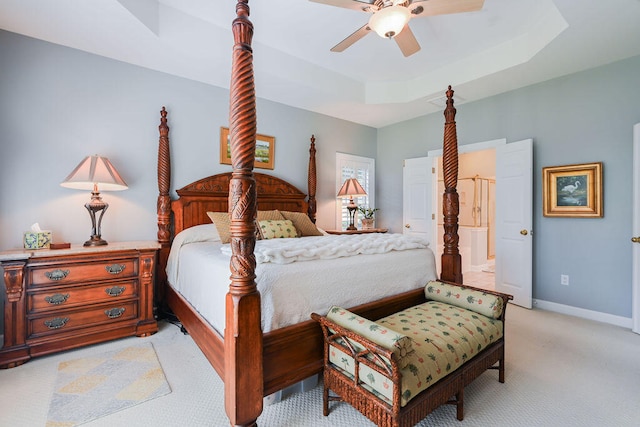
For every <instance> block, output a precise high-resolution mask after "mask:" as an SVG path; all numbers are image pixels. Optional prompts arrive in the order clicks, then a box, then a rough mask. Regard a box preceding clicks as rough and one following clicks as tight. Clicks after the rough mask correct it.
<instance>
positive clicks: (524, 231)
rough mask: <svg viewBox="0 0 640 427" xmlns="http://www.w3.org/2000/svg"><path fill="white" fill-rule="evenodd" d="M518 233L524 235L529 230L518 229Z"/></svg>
mask: <svg viewBox="0 0 640 427" xmlns="http://www.w3.org/2000/svg"><path fill="white" fill-rule="evenodd" d="M520 234H522V235H523V236H526V235H527V234H529V232H528V231H527V230H520Z"/></svg>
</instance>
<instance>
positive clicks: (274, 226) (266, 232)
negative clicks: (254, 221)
mask: <svg viewBox="0 0 640 427" xmlns="http://www.w3.org/2000/svg"><path fill="white" fill-rule="evenodd" d="M258 223H259V224H260V234H262V238H263V239H265V240H266V239H283V238H287V237H298V232H297V231H296V228H295V227H294V226H293V223H292V222H291V221H289V220H288V219H285V220H271V219H268V220H264V221H258Z"/></svg>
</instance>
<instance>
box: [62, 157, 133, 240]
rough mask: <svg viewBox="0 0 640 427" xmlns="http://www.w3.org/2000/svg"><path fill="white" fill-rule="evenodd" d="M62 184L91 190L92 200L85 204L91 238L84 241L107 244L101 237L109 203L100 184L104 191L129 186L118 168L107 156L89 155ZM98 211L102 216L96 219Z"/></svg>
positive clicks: (117, 189) (77, 188) (118, 189)
mask: <svg viewBox="0 0 640 427" xmlns="http://www.w3.org/2000/svg"><path fill="white" fill-rule="evenodd" d="M60 185H61V186H63V187H66V188H73V189H76V190H91V201H90V202H88V203H86V204H85V205H84V207H85V208H87V211H89V216H90V217H91V226H92V229H91V238H90V239H89V240H87V241H86V242H84V246H103V245H106V244H107V241H106V240H104V239H102V237H101V231H100V226H101V224H102V217H103V216H104V213H105V212H106V210H107V208H108V207H109V205H108V204H107V203H106V202H104V201H103V200H102V198H101V197H100V192H99V191H98V186H99V188H100V190H103V191H120V190H126V189H127V188H129V187H127V184H126V183H125V182H124V180H123V179H122V177H121V176H120V174H119V173H118V171H117V170H116V168H115V167H113V165H112V164H111V162H110V161H109V159H107V158H106V157H101V156H98V155H95V156H87V157H85V159H84V160H82V161H81V162H80V164H79V165H78V166H76V168H75V169H74V170H73V172H71V173H70V174H69V176H68V177H67V178H66V179H65V180H64V181H63V182H62V183H60ZM97 212H100V216H99V217H98V219H97V221H96V213H97Z"/></svg>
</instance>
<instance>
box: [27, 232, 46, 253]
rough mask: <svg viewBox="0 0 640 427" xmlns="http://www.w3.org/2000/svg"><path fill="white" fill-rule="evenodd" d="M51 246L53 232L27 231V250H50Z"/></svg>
mask: <svg viewBox="0 0 640 427" xmlns="http://www.w3.org/2000/svg"><path fill="white" fill-rule="evenodd" d="M50 245H51V231H47V230H42V231H25V232H24V248H25V249H49V246H50Z"/></svg>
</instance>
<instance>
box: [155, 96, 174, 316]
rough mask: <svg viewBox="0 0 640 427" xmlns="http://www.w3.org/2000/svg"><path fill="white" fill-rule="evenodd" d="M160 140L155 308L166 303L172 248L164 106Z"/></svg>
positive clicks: (168, 159)
mask: <svg viewBox="0 0 640 427" xmlns="http://www.w3.org/2000/svg"><path fill="white" fill-rule="evenodd" d="M158 130H159V131H160V140H159V142H158V203H157V213H158V242H159V243H160V254H159V257H160V260H159V262H158V263H157V267H156V269H157V271H156V278H157V280H156V289H155V290H154V291H155V292H154V295H155V299H156V302H155V303H154V307H155V308H161V307H159V305H160V304H164V293H165V292H164V290H165V289H164V287H165V284H166V283H167V272H166V271H165V267H166V265H167V259H168V258H169V250H170V249H171V197H170V196H169V188H170V187H171V156H170V152H169V126H167V110H166V109H165V108H164V107H162V111H160V126H158Z"/></svg>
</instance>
